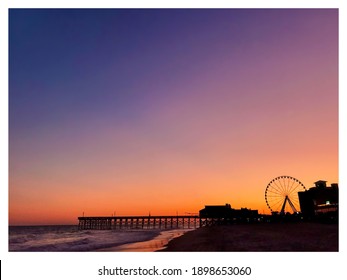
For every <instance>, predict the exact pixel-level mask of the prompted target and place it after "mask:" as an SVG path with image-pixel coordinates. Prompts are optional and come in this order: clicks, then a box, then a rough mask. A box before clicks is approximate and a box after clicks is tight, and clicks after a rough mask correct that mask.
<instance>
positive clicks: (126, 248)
mask: <svg viewBox="0 0 347 280" xmlns="http://www.w3.org/2000/svg"><path fill="white" fill-rule="evenodd" d="M188 231H191V230H188V229H175V230H164V231H161V232H160V233H159V234H158V235H157V236H156V237H155V238H153V239H149V240H145V241H141V242H135V243H129V244H123V245H119V246H114V247H109V248H104V249H99V250H97V252H155V251H160V250H162V249H164V248H165V247H166V246H167V244H168V242H169V241H170V240H172V239H174V238H177V237H179V236H181V235H183V234H185V233H186V232H188Z"/></svg>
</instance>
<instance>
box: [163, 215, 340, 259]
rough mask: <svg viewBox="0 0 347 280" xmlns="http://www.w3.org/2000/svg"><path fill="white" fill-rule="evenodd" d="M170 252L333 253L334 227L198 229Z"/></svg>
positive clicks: (301, 224)
mask: <svg viewBox="0 0 347 280" xmlns="http://www.w3.org/2000/svg"><path fill="white" fill-rule="evenodd" d="M161 251H171V252H175V251H176V252H259V251H261V252H288V251H289V252H337V251H338V225H337V224H323V223H304V222H299V223H271V224H270V223H259V224H237V225H236V224H235V225H225V226H214V227H206V228H200V229H197V230H194V231H191V232H187V233H186V234H184V235H182V236H180V237H178V238H175V239H173V240H171V241H170V242H169V243H168V246H167V248H165V249H163V250H161Z"/></svg>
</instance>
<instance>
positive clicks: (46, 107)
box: [9, 9, 338, 225]
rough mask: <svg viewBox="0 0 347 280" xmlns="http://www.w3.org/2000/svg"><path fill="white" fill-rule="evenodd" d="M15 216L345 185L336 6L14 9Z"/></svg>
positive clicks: (134, 209) (163, 205)
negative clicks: (285, 183) (277, 185)
mask: <svg viewBox="0 0 347 280" xmlns="http://www.w3.org/2000/svg"><path fill="white" fill-rule="evenodd" d="M9 28H10V29H9V35H10V37H9V74H10V77H9V87H10V92H9V114H10V116H9V137H10V138H9V223H10V224H12V225H19V224H23V225H24V224H75V223H77V217H78V216H81V215H82V213H84V214H85V215H86V216H94V215H112V214H114V213H116V215H148V213H151V215H160V214H164V215H165V214H166V215H170V214H174V215H176V213H178V214H185V213H197V212H198V211H199V210H200V209H201V208H203V207H204V205H206V204H225V203H230V204H231V206H232V207H233V208H240V207H247V208H251V209H258V210H259V212H260V213H263V212H264V213H269V210H268V209H267V206H266V203H265V199H264V191H265V188H266V185H267V184H268V183H269V182H270V181H271V180H272V179H273V178H275V177H277V176H280V175H290V176H293V177H295V178H297V179H299V180H300V181H301V182H302V183H303V184H304V185H305V186H306V188H309V187H311V186H312V185H313V182H315V181H317V180H320V179H322V180H326V181H328V184H330V183H334V182H338V11H337V9H316V10H312V9H299V10H288V9H283V10H276V9H272V10H266V9H254V10H238V9H222V10H218V9H216V10H208V9H205V10H183V9H182V10H170V9H167V10H160V9H158V10H148V9H147V10H111V9H110V10H102V9H99V10H93V9H90V10H78V9H77V10H54V9H52V10H45V9H41V10H36V9H26V10H25V9H24V10H20V9H10V12H9Z"/></svg>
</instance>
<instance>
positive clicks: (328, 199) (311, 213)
mask: <svg viewBox="0 0 347 280" xmlns="http://www.w3.org/2000/svg"><path fill="white" fill-rule="evenodd" d="M326 183H327V182H326V181H323V180H319V181H317V182H315V183H314V184H315V187H312V188H310V189H309V190H306V191H302V192H298V196H299V202H300V208H301V213H302V215H303V217H304V218H309V219H312V218H320V217H332V218H337V214H338V205H339V201H338V192H339V188H338V184H337V183H333V184H331V186H330V187H328V186H327V184H326Z"/></svg>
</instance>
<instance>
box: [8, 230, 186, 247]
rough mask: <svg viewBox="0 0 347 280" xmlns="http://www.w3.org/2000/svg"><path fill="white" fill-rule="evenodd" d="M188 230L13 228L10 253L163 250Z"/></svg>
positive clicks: (10, 234) (10, 237)
mask: <svg viewBox="0 0 347 280" xmlns="http://www.w3.org/2000/svg"><path fill="white" fill-rule="evenodd" d="M186 231H187V230H180V229H176V230H169V231H162V230H159V229H153V230H148V229H146V230H78V227H77V226H10V227H9V251H10V252H83V251H122V252H123V251H134V252H140V251H143V252H148V251H156V250H160V249H162V248H163V247H165V245H166V244H167V242H168V241H169V240H171V239H172V238H175V237H177V236H179V235H182V234H183V233H184V232H186Z"/></svg>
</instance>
